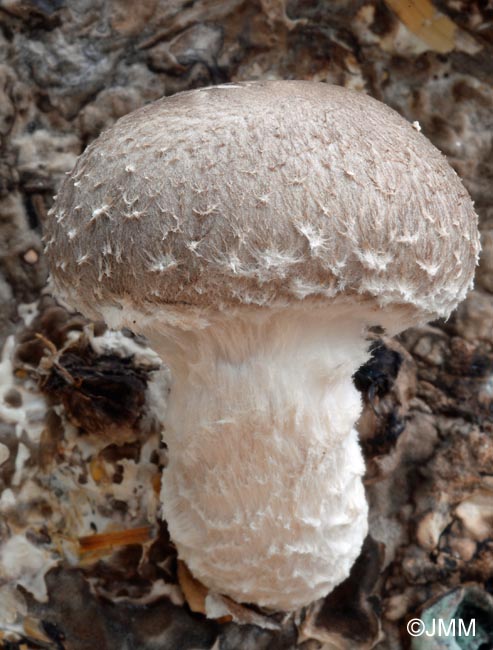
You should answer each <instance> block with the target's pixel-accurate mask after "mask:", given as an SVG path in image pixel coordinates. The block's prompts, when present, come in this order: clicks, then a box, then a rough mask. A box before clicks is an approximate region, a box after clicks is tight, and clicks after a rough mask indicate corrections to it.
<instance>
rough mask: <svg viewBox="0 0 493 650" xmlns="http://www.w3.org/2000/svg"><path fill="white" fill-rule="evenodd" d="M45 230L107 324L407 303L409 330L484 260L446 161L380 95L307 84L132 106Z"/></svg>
mask: <svg viewBox="0 0 493 650" xmlns="http://www.w3.org/2000/svg"><path fill="white" fill-rule="evenodd" d="M45 239H46V241H47V246H46V248H47V254H48V259H49V261H50V263H51V269H52V276H53V280H54V283H55V288H56V290H57V291H58V293H59V295H60V297H62V298H63V299H65V301H67V302H68V303H69V304H71V305H72V306H75V307H77V308H78V309H80V310H81V311H84V312H85V313H87V314H88V315H90V316H93V317H98V316H100V315H101V313H102V311H103V307H102V306H111V307H112V308H115V309H117V310H118V309H122V310H124V309H125V308H126V306H128V305H129V304H131V305H132V306H133V307H134V308H135V309H139V310H143V311H144V312H146V311H147V312H148V313H149V312H151V311H152V310H153V309H155V308H157V307H158V306H160V307H161V308H162V307H163V306H165V307H166V306H171V305H175V306H176V305H186V306H194V307H196V308H209V309H210V308H211V307H212V308H214V309H222V308H231V307H232V306H235V305H241V304H245V303H247V304H250V305H258V306H275V305H284V304H286V303H287V302H293V301H297V302H298V301H305V302H307V303H310V302H315V303H317V304H318V303H320V302H322V303H328V302H329V303H330V302H333V301H335V300H337V299H339V298H340V297H341V296H346V297H347V296H349V297H350V298H351V300H355V301H357V302H365V301H368V300H370V302H371V304H372V305H375V304H376V305H378V307H384V306H397V307H399V308H400V307H405V308H406V309H407V312H408V314H409V325H410V324H412V323H413V322H420V321H425V320H429V319H430V318H433V317H437V316H447V315H448V314H449V313H450V311H451V310H452V309H454V308H455V306H456V305H457V304H458V302H460V301H461V300H462V299H463V298H464V296H465V294H466V292H467V290H468V288H469V287H470V286H471V283H472V278H473V274H474V268H475V266H476V263H477V258H478V253H479V237H478V231H477V216H476V214H475V212H474V209H473V204H472V201H471V199H470V197H469V195H468V193H467V191H466V190H465V189H464V187H463V185H462V183H461V181H460V179H459V177H458V176H457V174H456V173H455V171H454V170H453V169H452V168H451V167H450V166H449V164H448V163H447V160H446V158H445V157H444V156H443V155H442V154H441V153H440V152H439V151H438V150H437V149H436V148H435V147H434V146H433V145H432V144H431V143H430V142H429V141H428V140H427V139H426V138H425V137H424V136H423V135H421V134H420V133H419V132H418V131H417V130H416V129H415V128H413V126H412V125H411V124H409V123H408V122H407V121H406V120H405V119H403V118H402V117H401V116H399V115H398V114H397V113H396V112H395V111H393V110H392V109H390V108H389V107H387V106H385V105H384V104H382V103H381V102H378V101H377V100H375V99H372V98H371V97H368V96H367V95H364V94H361V93H358V92H354V91H350V90H347V89H344V88H342V87H338V86H331V85H327V84H325V83H317V82H309V81H258V82H245V83H233V84H225V85H222V86H215V87H209V88H203V89H199V90H192V91H188V92H184V93H179V94H176V95H173V96H172V97H167V98H164V99H161V100H159V101H157V102H154V103H152V104H149V105H147V106H144V107H143V108H141V109H139V110H137V111H135V112H133V113H130V114H129V115H127V116H125V117H123V118H122V119H120V120H119V121H118V122H117V123H116V124H115V125H114V126H113V127H112V128H110V129H109V130H107V131H106V132H104V133H103V134H102V135H101V136H100V137H99V138H98V139H97V140H96V141H95V142H93V143H92V144H91V145H90V146H89V147H88V148H87V149H86V151H85V152H84V153H83V154H82V155H81V156H80V158H79V159H78V161H77V164H76V165H75V168H74V170H73V171H72V173H71V174H70V175H69V176H68V177H67V178H66V179H65V181H64V183H63V185H62V187H61V189H60V192H59V194H58V197H57V199H56V202H55V204H54V207H53V208H52V212H51V219H50V220H49V221H48V223H47V226H46V237H45ZM377 320H378V319H377Z"/></svg>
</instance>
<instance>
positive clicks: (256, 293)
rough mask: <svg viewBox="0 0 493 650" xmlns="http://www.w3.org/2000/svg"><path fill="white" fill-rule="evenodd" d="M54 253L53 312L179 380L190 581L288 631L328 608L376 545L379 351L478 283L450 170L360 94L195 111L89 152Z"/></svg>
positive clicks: (56, 212) (278, 93)
mask: <svg viewBox="0 0 493 650" xmlns="http://www.w3.org/2000/svg"><path fill="white" fill-rule="evenodd" d="M45 239H46V250H47V255H48V259H49V262H50V264H51V272H52V277H53V282H54V287H55V290H56V293H57V295H58V296H59V297H60V298H61V299H62V300H64V301H65V302H66V303H68V304H69V305H71V306H73V307H75V308H77V309H79V310H80V311H82V312H83V313H85V314H86V315H88V316H89V317H92V318H104V319H105V320H106V322H107V323H108V324H109V325H110V326H111V327H114V328H121V327H124V326H126V327H130V328H133V329H135V330H138V331H139V332H141V333H143V334H145V335H146V336H147V337H148V339H149V340H150V342H151V344H152V345H153V347H154V348H155V350H156V351H157V352H158V353H159V354H160V355H161V357H162V359H163V360H164V361H165V362H166V364H167V365H168V366H169V367H170V369H171V373H172V384H171V392H170V395H169V405H168V406H167V408H166V411H165V414H164V421H165V430H164V441H165V443H166V445H167V447H168V453H169V464H168V466H167V467H166V469H165V470H164V471H163V475H162V495H161V502H162V515H163V517H164V518H165V519H166V521H167V523H168V527H169V531H170V535H171V538H172V540H173V541H174V543H175V545H176V548H177V550H178V555H179V557H180V558H181V559H182V560H184V561H185V562H186V564H187V565H188V567H189V568H190V570H191V572H192V574H193V575H194V576H195V577H196V578H198V579H199V580H200V581H202V582H203V583H204V584H205V585H206V586H207V587H209V588H210V589H211V590H213V591H215V592H218V593H222V594H226V595H228V596H230V597H232V598H233V599H235V600H237V601H239V602H246V603H255V604H257V605H260V606H264V607H266V608H271V609H275V610H279V609H281V610H293V609H295V608H298V607H300V606H303V605H306V604H308V603H310V602H312V601H313V600H315V599H317V598H320V597H322V596H324V595H325V594H327V593H328V592H330V591H331V590H332V589H333V588H334V587H335V586H336V585H337V584H338V583H340V582H341V581H343V580H344V579H345V578H346V577H347V576H348V574H349V571H350V568H351V566H352V564H353V562H354V561H355V559H356V558H357V556H358V554H359V552H360V549H361V546H362V542H363V540H364V538H365V536H366V533H367V503H366V499H365V493H364V488H363V484H362V475H363V473H364V463H363V459H362V454H361V450H360V447H359V444H358V439H357V432H356V429H355V423H356V421H357V420H358V417H359V415H360V412H361V399H360V396H359V393H358V392H357V390H356V389H355V387H354V385H353V381H352V376H353V374H354V373H355V371H356V370H357V369H358V368H359V367H360V366H361V365H362V364H363V363H365V361H366V360H367V359H368V356H369V352H368V347H369V343H368V334H369V331H370V330H371V329H372V328H384V329H385V330H386V331H387V333H388V334H389V335H395V334H397V333H398V332H400V331H402V330H403V329H405V328H407V327H410V326H413V325H417V324H420V323H424V322H426V321H428V320H430V319H433V318H437V317H446V316H447V315H448V314H449V313H450V312H451V310H453V309H454V308H455V306H456V305H457V303H458V302H459V301H461V300H462V299H463V298H464V296H465V295H466V292H467V290H468V288H469V287H470V286H471V283H472V278H473V273H474V268H475V266H476V263H477V258H478V251H479V243H478V232H477V218H476V215H475V213H474V210H473V205H472V202H471V200H470V198H469V196H468V194H467V192H466V190H465V189H464V187H463V186H462V184H461V182H460V180H459V178H458V176H457V175H456V173H455V172H454V171H453V170H452V169H451V167H450V166H449V165H448V163H447V161H446V159H445V157H444V156H443V155H442V154H441V153H440V152H439V151H438V150H437V149H435V148H434V147H433V146H432V145H431V144H430V142H429V141H428V140H427V139H426V138H425V137H424V136H423V135H421V134H420V133H419V132H418V131H417V129H416V128H413V126H412V125H411V124H409V123H408V122H407V121H406V120H404V119H403V118H402V117H400V116H399V115H398V114H397V113H395V112H394V111H393V110H391V109H390V108H388V107H387V106H385V105H384V104H382V103H380V102H378V101H376V100H374V99H372V98H370V97H368V96H365V95H364V94H360V93H357V92H352V91H348V90H346V89H344V88H340V87H336V86H330V85H327V84H324V83H314V82H305V81H259V82H246V83H233V84H225V85H221V86H216V87H209V88H203V89H200V90H192V91H189V92H184V93H180V94H177V95H174V96H172V97H168V98H165V99H162V100H159V101H157V102H155V103H152V104H149V105H147V106H144V107H143V108H141V109H139V110H137V111H135V112H134V113H131V114H129V115H127V116H125V117H124V118H122V119H121V120H119V121H118V122H117V123H116V124H115V125H114V126H113V127H112V128H111V129H109V130H108V131H106V132H105V133H103V134H102V135H101V136H100V137H99V138H98V139H97V140H96V141H95V142H93V143H92V144H91V145H90V146H89V147H88V148H87V150H86V151H85V152H84V153H83V154H82V156H81V157H80V158H79V160H78V162H77V164H76V166H75V168H74V170H73V171H72V173H71V174H70V176H68V177H67V178H66V179H65V181H64V183H63V185H62V187H61V189H60V192H59V194H58V197H57V199H56V202H55V204H54V207H53V209H52V210H51V218H50V219H49V222H48V223H47V224H46V237H45ZM164 401H165V400H164V396H163V403H164ZM163 408H164V407H163Z"/></svg>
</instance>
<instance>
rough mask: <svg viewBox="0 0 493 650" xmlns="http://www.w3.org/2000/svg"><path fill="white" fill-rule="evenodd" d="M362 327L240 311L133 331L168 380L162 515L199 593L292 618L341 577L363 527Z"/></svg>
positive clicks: (300, 314)
mask: <svg viewBox="0 0 493 650" xmlns="http://www.w3.org/2000/svg"><path fill="white" fill-rule="evenodd" d="M363 322H364V321H363V320H362V319H361V320H360V319H359V318H358V319H356V320H355V319H354V317H352V318H349V317H348V316H347V315H345V314H344V313H342V314H340V315H339V317H336V318H335V317H334V314H333V313H332V315H330V314H328V313H327V312H326V311H325V310H321V309H315V310H308V311H303V310H301V309H298V310H294V312H293V310H290V311H289V312H288V311H287V310H286V311H283V310H280V311H277V312H275V311H272V312H271V313H270V312H269V310H262V311H255V310H253V311H252V310H248V309H245V310H243V311H242V312H239V313H236V314H235V315H234V316H232V317H230V318H228V319H226V320H224V319H223V320H220V319H219V318H217V319H216V320H213V321H210V322H209V325H208V326H207V327H204V328H201V329H193V328H192V329H188V330H184V329H181V328H179V327H173V326H170V325H169V324H168V325H167V326H166V327H165V335H164V336H163V335H162V334H161V335H157V334H156V333H155V332H149V331H147V332H146V334H148V335H149V334H150V338H151V342H152V343H153V344H154V347H155V349H156V351H157V352H159V353H160V354H161V356H162V358H163V359H165V361H166V362H167V363H168V364H169V365H170V367H171V372H172V386H171V393H170V396H169V407H168V410H167V412H166V416H165V436H164V437H165V442H166V444H167V445H168V449H169V465H168V466H167V468H166V469H165V470H164V472H163V477H162V479H163V482H162V495H161V496H162V513H163V517H164V518H165V519H166V520H167V522H168V526H169V532H170V535H171V538H172V540H173V541H174V543H175V544H176V547H177V549H178V553H179V556H180V558H182V559H183V560H184V561H185V562H186V563H187V565H188V566H189V568H190V570H191V571H192V573H193V574H194V576H195V577H196V578H198V579H199V580H201V581H202V582H203V583H204V584H205V585H207V586H208V587H209V588H210V589H212V590H214V591H217V592H220V593H223V594H227V595H228V596H230V597H232V598H234V599H235V600H237V601H239V602H249V603H255V604H257V605H261V606H264V607H268V608H272V609H275V610H293V609H296V608H298V607H300V606H303V605H306V604H308V603H310V602H312V601H313V600H315V599H317V598H320V597H322V596H324V595H325V594H327V593H328V592H330V591H331V590H332V589H333V588H334V587H335V586H336V585H337V584H339V583H340V582H341V581H342V580H344V579H345V578H346V577H347V576H348V574H349V571H350V568H351V566H352V564H353V562H354V561H355V559H356V557H357V556H358V554H359V552H360V548H361V545H362V542H363V539H364V537H365V535H366V532H367V523H366V519H367V504H366V500H365V494H364V489H363V485H362V481H361V477H362V475H363V472H364V463H363V459H362V455H361V450H360V447H359V444H358V441H357V434H356V431H355V429H354V423H355V421H356V420H357V418H358V417H359V414H360V411H361V400H360V396H359V394H358V392H357V391H356V389H355V388H354V386H353V382H352V375H353V373H354V372H355V370H356V369H357V368H358V367H359V366H360V365H361V364H362V363H364V362H365V360H366V358H367V356H368V354H367V347H368V342H367V341H365V338H364V333H365V332H364V325H363Z"/></svg>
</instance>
